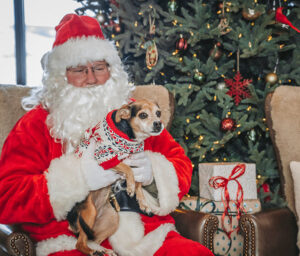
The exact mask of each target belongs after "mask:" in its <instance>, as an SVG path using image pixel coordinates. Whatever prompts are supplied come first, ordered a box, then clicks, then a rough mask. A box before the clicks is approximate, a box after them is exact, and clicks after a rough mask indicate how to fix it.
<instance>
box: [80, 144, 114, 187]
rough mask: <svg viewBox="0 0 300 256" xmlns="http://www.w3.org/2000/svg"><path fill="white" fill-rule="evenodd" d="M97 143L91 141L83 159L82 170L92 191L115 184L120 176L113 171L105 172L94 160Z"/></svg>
mask: <svg viewBox="0 0 300 256" xmlns="http://www.w3.org/2000/svg"><path fill="white" fill-rule="evenodd" d="M95 147H96V142H95V141H94V140H91V142H90V145H89V146H88V148H87V149H86V150H85V151H84V152H83V154H82V157H81V162H80V163H81V170H82V173H83V176H84V178H85V180H86V183H87V185H88V187H89V189H90V190H97V189H100V188H103V187H106V186H108V185H110V184H112V183H114V182H115V181H116V180H117V179H119V178H120V175H119V174H118V173H117V172H115V171H113V170H104V169H103V168H102V167H101V166H100V165H99V164H98V162H97V161H96V160H95V159H94V153H95Z"/></svg>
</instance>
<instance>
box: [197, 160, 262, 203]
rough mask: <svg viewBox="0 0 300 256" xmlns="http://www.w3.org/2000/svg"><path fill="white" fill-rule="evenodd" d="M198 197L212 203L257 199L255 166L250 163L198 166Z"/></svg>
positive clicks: (204, 164) (202, 164) (203, 164)
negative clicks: (209, 200)
mask: <svg viewBox="0 0 300 256" xmlns="http://www.w3.org/2000/svg"><path fill="white" fill-rule="evenodd" d="M198 167H199V192H200V197H203V198H207V199H211V200H214V201H222V200H226V197H227V198H228V199H229V200H231V201H238V200H239V199H240V197H241V195H242V199H243V200H251V199H257V188H256V166H255V164H252V163H201V164H199V166H198Z"/></svg>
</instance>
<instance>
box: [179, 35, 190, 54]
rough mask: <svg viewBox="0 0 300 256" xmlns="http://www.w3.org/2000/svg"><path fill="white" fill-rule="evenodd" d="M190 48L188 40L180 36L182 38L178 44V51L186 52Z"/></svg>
mask: <svg viewBox="0 0 300 256" xmlns="http://www.w3.org/2000/svg"><path fill="white" fill-rule="evenodd" d="M187 47H188V44H187V40H186V39H185V38H183V36H182V35H180V38H179V39H178V40H177V42H176V49H177V50H179V51H185V50H186V49H187Z"/></svg>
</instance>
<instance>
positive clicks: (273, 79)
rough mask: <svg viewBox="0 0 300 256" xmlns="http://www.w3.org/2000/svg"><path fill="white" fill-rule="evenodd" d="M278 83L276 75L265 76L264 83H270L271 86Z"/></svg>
mask: <svg viewBox="0 0 300 256" xmlns="http://www.w3.org/2000/svg"><path fill="white" fill-rule="evenodd" d="M277 81H278V76H277V74H276V73H269V74H267V75H266V82H267V83H270V84H271V85H274V84H276V83H277Z"/></svg>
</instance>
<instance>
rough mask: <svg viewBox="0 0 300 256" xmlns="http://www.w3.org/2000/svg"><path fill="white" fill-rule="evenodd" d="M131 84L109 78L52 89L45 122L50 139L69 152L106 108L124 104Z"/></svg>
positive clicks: (99, 119) (96, 121)
mask: <svg viewBox="0 0 300 256" xmlns="http://www.w3.org/2000/svg"><path fill="white" fill-rule="evenodd" d="M133 89H134V88H133V86H132V85H130V84H128V83H127V81H126V82H125V83H124V84H123V83H120V82H117V83H116V82H114V80H113V79H112V78H110V79H109V80H108V81H107V82H106V83H105V84H104V85H98V86H94V87H89V88H80V87H74V86H72V85H70V84H67V83H66V84H65V85H62V86H59V87H57V88H56V89H55V91H52V92H51V93H52V94H54V95H51V96H50V97H49V98H50V99H52V102H51V101H50V102H48V109H49V113H50V114H49V115H48V117H47V125H48V127H49V129H50V134H51V136H52V137H53V138H55V139H59V140H60V141H61V142H62V143H63V144H64V147H65V148H64V150H65V151H66V152H72V151H73V150H74V147H76V146H77V145H78V143H79V142H80V139H81V138H82V136H83V134H84V132H85V131H86V129H88V128H90V127H93V126H95V125H96V124H97V123H98V122H99V121H101V120H102V119H103V118H104V117H105V116H106V115H107V113H108V112H109V111H111V110H113V109H116V108H120V107H121V106H122V105H123V104H126V103H128V100H129V97H130V93H131V91H132V90H133Z"/></svg>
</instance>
